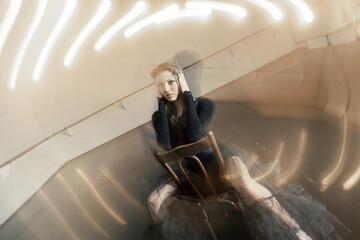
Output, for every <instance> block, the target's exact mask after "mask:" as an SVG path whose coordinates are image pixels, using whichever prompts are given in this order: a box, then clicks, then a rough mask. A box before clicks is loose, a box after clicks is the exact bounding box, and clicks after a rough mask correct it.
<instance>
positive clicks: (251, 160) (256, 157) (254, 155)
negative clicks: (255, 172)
mask: <svg viewBox="0 0 360 240" xmlns="http://www.w3.org/2000/svg"><path fill="white" fill-rule="evenodd" d="M257 159H259V155H257V154H256V153H251V155H250V161H249V162H248V163H247V164H246V167H247V169H249V170H250V168H252V166H253V165H254V164H255V162H256V160H257Z"/></svg>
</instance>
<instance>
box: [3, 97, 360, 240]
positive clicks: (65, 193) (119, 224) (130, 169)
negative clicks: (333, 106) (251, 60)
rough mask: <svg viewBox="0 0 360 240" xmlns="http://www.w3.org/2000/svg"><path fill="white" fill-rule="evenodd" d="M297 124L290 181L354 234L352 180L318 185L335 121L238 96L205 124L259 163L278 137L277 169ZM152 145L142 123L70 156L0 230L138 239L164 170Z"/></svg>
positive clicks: (332, 150)
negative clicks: (347, 184) (295, 165)
mask: <svg viewBox="0 0 360 240" xmlns="http://www.w3.org/2000/svg"><path fill="white" fill-rule="evenodd" d="M303 128H304V129H306V130H307V132H308V143H307V148H306V151H305V155H304V161H303V162H302V164H301V167H300V168H299V170H298V171H297V174H296V176H295V177H294V178H293V179H291V181H298V182H300V183H301V184H303V185H304V186H305V188H306V189H307V190H308V191H309V192H310V193H311V194H312V195H313V196H314V197H315V198H317V199H319V200H321V201H322V202H323V203H325V204H326V205H327V207H328V209H329V211H331V212H333V213H334V214H335V215H336V216H337V217H338V218H339V219H340V220H341V221H342V222H343V223H344V224H346V225H347V226H348V227H349V228H350V229H351V230H352V231H353V233H352V235H351V236H350V237H349V238H348V239H357V236H360V231H359V228H358V227H359V224H358V223H359V222H360V203H359V201H357V199H359V193H360V189H359V186H355V187H354V188H353V189H352V190H351V191H348V192H343V191H342V190H341V189H340V188H339V187H338V182H335V183H334V184H333V185H332V186H331V187H330V188H329V189H328V190H327V191H325V192H321V191H320V190H319V185H318V182H319V179H320V176H321V174H322V173H323V170H324V168H326V166H329V164H330V163H331V162H332V161H333V159H334V155H335V154H336V149H337V148H338V145H339V138H340V137H339V136H340V130H339V128H338V126H337V125H336V124H333V123H330V122H323V121H318V120H316V121H315V120H299V119H288V118H269V117H264V116H262V115H260V114H259V113H257V112H256V111H254V110H253V109H252V108H250V107H249V106H247V105H245V104H241V103H232V102H216V113H215V116H214V118H213V121H212V123H211V126H210V129H212V130H213V132H214V134H215V136H216V138H217V139H219V140H222V141H229V142H232V143H235V144H237V145H239V146H241V147H242V148H244V149H246V150H248V151H249V152H251V153H256V154H257V155H258V156H259V158H260V159H261V161H263V162H264V164H266V163H269V162H270V161H271V160H272V159H273V157H274V154H275V153H276V149H277V146H278V144H279V142H280V141H283V142H284V143H285V148H284V152H283V157H282V162H281V168H282V169H286V168H287V167H289V166H290V165H291V163H292V159H293V158H294V152H296V149H297V147H298V142H299V134H300V131H301V129H303ZM94 137H96V136H94ZM358 141H359V138H358V135H356V134H355V133H352V134H351V140H350V145H349V146H348V155H347V158H348V161H347V165H346V166H345V168H344V174H345V172H346V170H348V169H351V168H353V167H354V165H355V159H353V158H352V155H353V154H354V152H356V146H358V144H357V143H358ZM156 147H157V146H156V142H155V136H154V131H153V129H152V127H151V125H150V124H146V125H144V126H142V127H140V128H137V129H135V130H133V131H131V132H129V133H127V134H125V135H123V136H120V137H118V138H116V139H114V140H113V141H111V142H108V143H106V144H104V145H102V146H100V147H98V148H96V149H94V150H92V151H90V152H88V153H86V154H84V155H82V156H80V157H78V158H76V159H74V160H73V161H70V162H69V163H68V164H66V165H65V166H64V167H63V168H62V169H61V170H60V171H59V172H58V173H57V174H56V175H54V176H53V177H52V178H51V179H50V180H49V181H48V182H47V183H46V184H45V185H44V186H43V187H42V188H41V190H39V191H38V192H37V193H36V194H35V195H34V196H33V197H32V198H31V199H30V200H29V201H27V202H26V203H25V204H24V205H23V206H22V207H21V209H19V210H18V211H17V212H16V214H14V215H13V216H12V217H11V218H10V219H9V220H8V221H7V222H5V223H4V224H3V225H2V226H1V229H0V238H1V239H4V240H8V239H140V238H141V236H142V234H143V231H144V230H145V229H146V227H147V226H149V225H150V224H151V218H150V215H149V213H148V211H147V208H146V206H145V202H146V198H147V196H148V195H149V194H150V192H151V191H152V190H153V189H154V188H155V187H156V186H157V184H158V183H159V181H160V180H161V177H160V176H161V174H163V173H164V170H163V169H162V168H161V166H160V165H159V164H158V163H157V162H156V160H155V159H154V158H153V157H152V154H151V152H152V150H153V149H155V148H156ZM49 161H51V159H49ZM29 174H31V173H29ZM342 178H343V175H341V176H340V177H339V179H342ZM213 216H216V214H215V215H213ZM210 217H211V216H210ZM213 221H214V222H216V219H213ZM239 224H241V223H239ZM215 225H217V227H218V228H219V226H221V224H216V223H215Z"/></svg>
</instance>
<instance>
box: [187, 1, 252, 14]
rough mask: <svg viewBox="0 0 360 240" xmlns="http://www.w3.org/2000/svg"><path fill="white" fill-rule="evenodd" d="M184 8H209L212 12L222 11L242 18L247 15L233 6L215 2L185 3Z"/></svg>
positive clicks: (242, 9) (236, 6) (241, 9)
mask: <svg viewBox="0 0 360 240" xmlns="http://www.w3.org/2000/svg"><path fill="white" fill-rule="evenodd" d="M185 7H186V8H211V9H213V10H218V11H223V12H227V13H230V14H233V15H235V16H237V17H240V18H244V17H246V15H247V11H246V10H245V9H244V8H242V7H240V6H238V5H235V4H231V3H223V2H216V1H186V2H185Z"/></svg>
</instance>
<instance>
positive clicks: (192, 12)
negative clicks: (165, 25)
mask: <svg viewBox="0 0 360 240" xmlns="http://www.w3.org/2000/svg"><path fill="white" fill-rule="evenodd" d="M210 14H211V9H210V8H195V9H182V10H180V11H178V12H176V13H174V14H171V15H167V16H164V17H163V18H161V19H158V20H157V21H156V23H162V22H166V21H170V20H174V19H179V18H186V17H197V16H209V15H210Z"/></svg>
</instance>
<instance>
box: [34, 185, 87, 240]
mask: <svg viewBox="0 0 360 240" xmlns="http://www.w3.org/2000/svg"><path fill="white" fill-rule="evenodd" d="M38 193H39V195H40V197H41V198H42V199H43V200H44V201H45V203H46V204H47V205H49V207H50V208H51V209H52V210H53V212H54V213H55V215H56V217H57V218H56V219H58V220H60V222H61V223H62V224H63V225H64V227H65V229H66V230H67V231H68V233H69V234H70V235H71V238H70V239H79V240H80V238H79V237H78V236H77V235H76V234H75V233H74V232H73V230H72V229H71V227H70V226H69V225H68V224H67V223H66V221H65V219H64V218H63V216H62V215H61V213H60V211H59V210H58V209H57V208H56V206H55V205H54V203H53V202H52V201H51V200H50V199H49V197H48V196H47V195H46V194H45V193H44V192H43V190H42V189H40V190H39V191H38Z"/></svg>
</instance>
